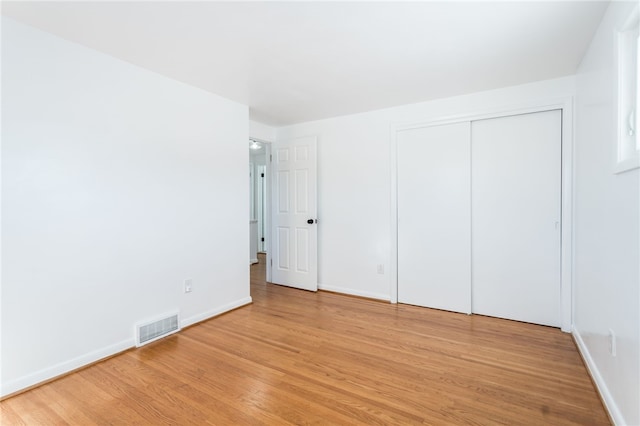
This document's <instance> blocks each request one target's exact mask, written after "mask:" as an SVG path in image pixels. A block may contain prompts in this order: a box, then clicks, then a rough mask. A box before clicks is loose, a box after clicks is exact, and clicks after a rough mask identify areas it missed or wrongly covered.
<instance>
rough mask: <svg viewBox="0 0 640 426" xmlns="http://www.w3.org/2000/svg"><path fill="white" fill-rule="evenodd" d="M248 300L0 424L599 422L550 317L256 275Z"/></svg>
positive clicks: (75, 378)
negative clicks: (479, 310)
mask: <svg viewBox="0 0 640 426" xmlns="http://www.w3.org/2000/svg"><path fill="white" fill-rule="evenodd" d="M263 262H264V261H263V260H262V263H261V264H258V265H255V266H252V268H251V269H252V280H251V292H252V297H253V300H254V303H253V305H250V306H247V307H244V308H241V309H238V310H236V311H233V312H230V313H228V314H225V315H223V316H220V317H218V318H214V319H212V320H209V321H206V322H204V323H201V324H199V325H197V326H194V327H191V328H188V329H186V330H183V331H182V332H181V333H179V334H177V335H174V336H172V337H169V338H166V339H164V340H162V341H159V342H156V343H153V344H150V345H148V346H146V347H143V348H141V349H137V350H131V351H128V352H125V353H124V354H122V355H120V356H117V357H114V358H111V359H109V360H106V361H104V362H101V363H99V364H96V365H93V366H91V367H89V368H86V369H84V370H81V371H79V372H77V373H74V374H71V375H69V376H66V377H64V378H62V379H59V380H57V381H55V382H52V383H49V384H45V385H43V386H41V387H39V388H36V389H33V390H31V391H29V392H26V393H23V394H20V395H18V396H15V397H13V398H10V399H7V400H5V401H3V402H2V403H0V408H1V413H2V424H3V425H13V424H27V425H54V424H73V425H90V424H154V425H157V424H223V425H226V424H233V425H245V424H277V425H281V424H322V425H334V424H366V425H375V424H434V425H445V424H459V425H460V424H464V425H468V424H472V425H493V424H509V425H515V424H532V425H563V424H579V425H588V424H593V425H596V424H598V425H599V424H609V421H608V418H607V416H606V414H605V411H604V409H603V406H602V404H601V402H600V400H599V398H598V396H597V394H596V391H595V389H594V387H593V385H592V383H591V381H590V379H589V376H588V375H587V371H586V370H585V367H584V366H583V364H582V361H581V359H580V357H579V355H578V353H577V350H576V348H575V346H574V343H573V341H572V340H571V337H570V335H568V334H564V333H562V332H560V331H559V330H557V329H553V328H548V327H541V326H535V325H530V324H523V323H518V322H513V321H506V320H499V319H494V318H487V317H482V316H467V315H462V314H454V313H449V312H442V311H437V310H431V309H424V308H417V307H413V306H407V305H397V306H396V305H391V304H388V303H382V302H376V301H370V300H364V299H358V298H353V297H348V296H343V295H338V294H332V293H327V292H319V293H317V294H314V293H310V292H305V291H301V290H295V289H289V288H286V287H281V286H276V285H272V284H266V283H265V282H264V278H263V277H264V264H263Z"/></svg>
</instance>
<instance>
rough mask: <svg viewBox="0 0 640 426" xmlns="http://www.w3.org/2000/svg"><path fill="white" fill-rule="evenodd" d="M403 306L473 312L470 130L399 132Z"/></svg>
mask: <svg viewBox="0 0 640 426" xmlns="http://www.w3.org/2000/svg"><path fill="white" fill-rule="evenodd" d="M397 153H398V156H397V161H398V190H397V194H398V301H399V302H401V303H409V304H413V305H420V306H427V307H431V308H438V309H446V310H450V311H457V312H465V313H470V312H471V290H470V280H471V229H470V227H471V217H470V215H471V195H470V194H471V184H470V173H471V170H470V124H469V123H468V122H466V123H457V124H450V125H442V126H433V127H424V128H419V129H410V130H404V131H400V132H398V143H397Z"/></svg>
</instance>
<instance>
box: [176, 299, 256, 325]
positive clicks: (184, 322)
mask: <svg viewBox="0 0 640 426" xmlns="http://www.w3.org/2000/svg"><path fill="white" fill-rule="evenodd" d="M251 302H252V299H251V296H249V297H245V298H243V299H240V300H236V301H234V302H231V303H227V304H226V305H222V306H220V307H217V308H215V309H212V310H210V311H207V312H202V313H200V314H197V315H193V316H191V317H189V318H184V319H182V320H181V321H180V328H184V327H188V326H190V325H193V324H196V323H198V322H201V321H204V320H208V319H210V318H213V317H217V316H218V315H221V314H224V313H225V312H229V311H231V310H233V309H236V308H239V307H241V306H244V305H248V304H249V303H251Z"/></svg>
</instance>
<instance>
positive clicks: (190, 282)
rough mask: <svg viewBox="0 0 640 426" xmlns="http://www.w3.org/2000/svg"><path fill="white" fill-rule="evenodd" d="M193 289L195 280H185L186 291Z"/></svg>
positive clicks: (189, 291)
mask: <svg viewBox="0 0 640 426" xmlns="http://www.w3.org/2000/svg"><path fill="white" fill-rule="evenodd" d="M192 290H193V280H192V279H191V278H189V279H188V280H184V292H185V293H191V291H192Z"/></svg>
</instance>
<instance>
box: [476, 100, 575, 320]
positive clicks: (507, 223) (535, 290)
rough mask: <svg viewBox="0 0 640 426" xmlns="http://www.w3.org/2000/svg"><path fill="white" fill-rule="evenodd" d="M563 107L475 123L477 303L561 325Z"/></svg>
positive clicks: (481, 308) (485, 310) (499, 313)
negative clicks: (561, 108) (561, 109)
mask: <svg viewBox="0 0 640 426" xmlns="http://www.w3.org/2000/svg"><path fill="white" fill-rule="evenodd" d="M561 126H562V112H561V111H560V110H555V111H546V112H537V113H531V114H521V115H514V116H509V117H500V118H493V119H487V120H478V121H474V122H473V123H472V124H471V135H472V136H471V140H472V142H471V164H472V170H471V182H472V190H471V193H472V201H471V209H472V215H471V217H472V221H471V229H472V237H471V240H472V271H473V272H472V301H473V302H472V309H473V312H474V313H479V314H484V315H490V316H496V317H501V318H509V319H514V320H519V321H526V322H531V323H536V324H543V325H550V326H555V327H559V326H560V324H561V317H560V300H561V287H560V280H561V264H560V261H561V257H560V256H561V253H560V250H561V227H560V223H561V161H562V159H561V153H562V134H561V128H562V127H561Z"/></svg>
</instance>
